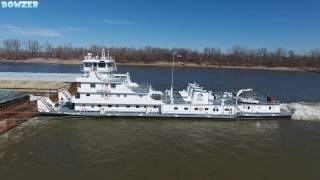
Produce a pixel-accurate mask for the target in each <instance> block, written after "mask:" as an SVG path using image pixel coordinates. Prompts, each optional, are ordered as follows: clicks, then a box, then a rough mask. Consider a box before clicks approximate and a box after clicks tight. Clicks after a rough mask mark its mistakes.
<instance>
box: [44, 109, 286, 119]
mask: <svg viewBox="0 0 320 180" xmlns="http://www.w3.org/2000/svg"><path fill="white" fill-rule="evenodd" d="M38 115H41V116H70V117H93V118H114V117H124V118H155V119H156V118H187V119H188V118H192V119H213V120H219V119H220V120H222V119H291V115H290V114H288V113H280V114H270V113H261V114H253V113H251V114H250V113H248V114H238V115H205V114H157V113H149V114H146V113H112V112H110V113H105V114H100V113H98V112H59V111H52V112H40V113H38Z"/></svg>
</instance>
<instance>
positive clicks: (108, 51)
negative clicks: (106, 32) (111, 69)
mask: <svg viewBox="0 0 320 180" xmlns="http://www.w3.org/2000/svg"><path fill="white" fill-rule="evenodd" d="M109 49H110V48H108V59H110V50H109Z"/></svg>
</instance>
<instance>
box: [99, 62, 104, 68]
mask: <svg viewBox="0 0 320 180" xmlns="http://www.w3.org/2000/svg"><path fill="white" fill-rule="evenodd" d="M98 67H100V68H105V67H106V63H104V62H100V63H99V64H98Z"/></svg>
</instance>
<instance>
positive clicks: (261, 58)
mask: <svg viewBox="0 0 320 180" xmlns="http://www.w3.org/2000/svg"><path fill="white" fill-rule="evenodd" d="M102 48H106V47H103V46H98V45H91V46H89V47H76V46H73V45H72V44H71V43H67V44H64V45H58V46H54V45H52V44H51V43H50V42H45V43H40V42H39V41H36V40H28V41H20V40H17V39H6V40H3V41H2V47H1V48H0V58H1V59H8V60H13V61H14V60H21V59H30V58H44V59H48V58H57V59H62V60H66V61H67V60H70V59H79V60H81V59H83V57H84V56H85V55H86V54H87V53H88V52H91V53H92V54H93V56H97V55H99V56H100V55H101V49H102ZM109 50H110V53H111V55H112V56H114V57H115V58H116V60H117V62H122V63H156V62H171V61H172V54H173V52H177V53H179V54H180V55H181V58H178V59H177V61H179V62H181V63H185V64H188V63H193V64H199V65H217V66H266V67H313V68H320V49H314V50H310V52H308V53H305V54H299V53H295V52H294V51H292V50H286V49H283V48H278V49H276V50H273V51H271V50H268V49H267V48H257V49H248V48H244V47H241V46H234V47H232V48H231V49H229V50H227V51H222V50H221V49H220V48H212V47H207V48H204V49H203V50H195V49H188V48H158V47H150V46H147V47H144V48H128V47H110V48H109Z"/></svg>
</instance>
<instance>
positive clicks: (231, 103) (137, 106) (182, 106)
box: [38, 49, 290, 118]
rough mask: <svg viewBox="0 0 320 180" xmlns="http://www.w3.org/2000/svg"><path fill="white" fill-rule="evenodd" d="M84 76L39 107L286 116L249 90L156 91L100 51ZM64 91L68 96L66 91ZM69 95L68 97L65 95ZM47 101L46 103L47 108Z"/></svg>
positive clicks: (81, 112) (69, 111) (95, 112)
mask: <svg viewBox="0 0 320 180" xmlns="http://www.w3.org/2000/svg"><path fill="white" fill-rule="evenodd" d="M81 71H82V72H83V75H82V76H81V77H78V78H76V80H75V81H76V82H77V83H78V84H79V87H78V88H77V92H76V94H75V95H74V96H72V97H70V94H69V93H68V92H64V93H59V102H57V103H52V102H48V101H50V99H48V98H44V99H39V100H38V109H39V112H41V113H42V114H47V115H74V116H128V117H131V116H132V117H134V116H145V117H195V118H196V117H203V118H237V117H287V116H290V115H289V114H287V113H284V112H282V111H281V109H280V103H279V102H275V101H274V99H273V98H272V97H267V98H265V99H264V98H259V97H256V96H254V95H252V92H253V91H252V89H243V90H239V91H238V92H236V93H231V92H213V91H208V90H205V89H204V88H203V87H201V86H200V85H198V84H196V83H189V84H188V86H187V88H186V89H185V90H182V91H178V92H174V93H173V91H172V89H173V88H172V87H171V90H166V91H165V92H161V91H156V90H154V89H153V88H152V86H151V85H150V84H147V83H145V84H138V83H135V82H132V81H131V78H130V74H129V73H126V74H117V73H115V72H116V71H117V66H116V63H115V61H114V59H113V58H112V57H111V56H110V55H109V51H108V54H107V55H105V50H104V49H103V50H102V56H101V57H98V56H96V57H92V54H91V53H88V55H87V56H86V57H85V59H84V60H83V65H82V67H81ZM66 94H67V95H66ZM68 95H69V97H68ZM46 104H50V107H54V108H47V105H46Z"/></svg>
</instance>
